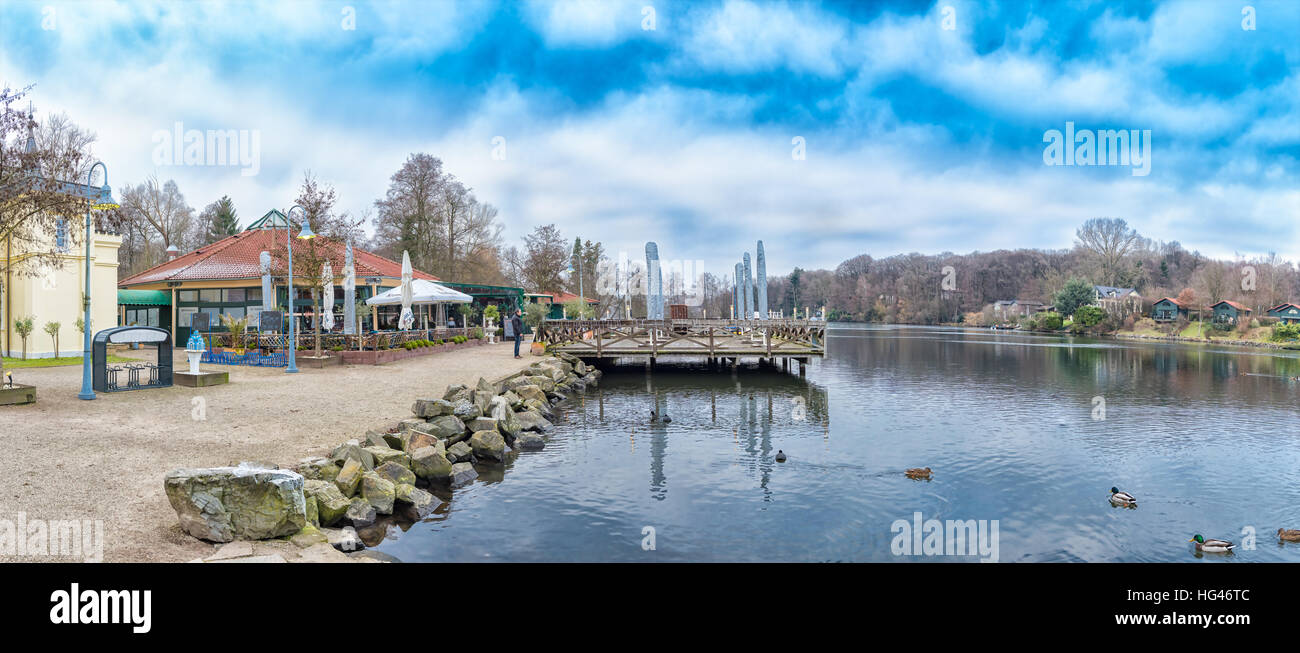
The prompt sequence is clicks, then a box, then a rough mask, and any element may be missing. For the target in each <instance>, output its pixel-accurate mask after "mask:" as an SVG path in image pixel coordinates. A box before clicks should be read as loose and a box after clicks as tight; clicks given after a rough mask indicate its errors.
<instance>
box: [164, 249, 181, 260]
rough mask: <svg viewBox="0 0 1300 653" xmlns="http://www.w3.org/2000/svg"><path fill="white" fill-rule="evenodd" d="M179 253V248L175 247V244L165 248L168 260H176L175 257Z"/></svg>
mask: <svg viewBox="0 0 1300 653" xmlns="http://www.w3.org/2000/svg"><path fill="white" fill-rule="evenodd" d="M180 255H181V250H179V249H177V248H176V246H175V245H171V246H169V247H168V248H167V260H168V261H174V260H176V257H177V256H180Z"/></svg>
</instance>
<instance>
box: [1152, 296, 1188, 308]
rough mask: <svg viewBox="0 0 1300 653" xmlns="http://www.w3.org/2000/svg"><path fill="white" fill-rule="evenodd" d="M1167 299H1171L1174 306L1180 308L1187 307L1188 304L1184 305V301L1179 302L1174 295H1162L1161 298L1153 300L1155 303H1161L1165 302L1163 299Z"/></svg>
mask: <svg viewBox="0 0 1300 653" xmlns="http://www.w3.org/2000/svg"><path fill="white" fill-rule="evenodd" d="M1165 300H1169V301H1171V302H1173V304H1174V306H1177V307H1179V308H1187V307H1186V306H1184V305H1183V304H1182V302H1179V301H1178V300H1177V299H1174V298H1173V297H1161V298H1160V299H1157V300H1156V301H1155V302H1153V305H1154V304H1159V303H1160V302H1163V301H1165Z"/></svg>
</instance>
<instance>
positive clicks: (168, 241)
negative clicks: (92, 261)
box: [121, 176, 206, 252]
mask: <svg viewBox="0 0 1300 653" xmlns="http://www.w3.org/2000/svg"><path fill="white" fill-rule="evenodd" d="M121 202H122V209H121V212H122V214H123V217H124V219H125V220H127V221H129V222H134V223H137V224H138V225H142V226H143V225H147V226H148V227H149V229H147V230H146V232H149V231H151V232H152V233H151V234H150V235H151V236H156V237H157V239H158V241H159V243H160V245H161V247H160V249H161V250H162V251H166V250H167V248H169V247H171V246H172V245H175V246H176V248H177V249H179V250H181V251H182V252H185V251H189V250H190V249H192V248H193V247H195V246H198V245H199V244H201V243H202V242H203V238H202V233H203V232H205V231H206V230H205V229H203V228H202V225H200V223H199V221H198V220H197V219H196V218H195V217H194V207H192V206H190V205H189V204H188V203H187V202H186V201H185V196H184V195H182V194H181V191H180V188H179V187H177V185H176V182H175V181H174V180H171V179H168V180H167V181H166V182H163V183H159V181H158V178H157V177H156V176H151V177H149V178H148V179H147V180H145V181H144V183H141V184H139V185H137V186H127V187H126V188H124V189H123V190H122V199H121Z"/></svg>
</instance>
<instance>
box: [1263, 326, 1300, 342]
mask: <svg viewBox="0 0 1300 653" xmlns="http://www.w3.org/2000/svg"><path fill="white" fill-rule="evenodd" d="M1296 338H1300V324H1275V325H1273V335H1272V336H1271V337H1270V339H1271V340H1273V341H1276V342H1284V341H1287V340H1295V339H1296Z"/></svg>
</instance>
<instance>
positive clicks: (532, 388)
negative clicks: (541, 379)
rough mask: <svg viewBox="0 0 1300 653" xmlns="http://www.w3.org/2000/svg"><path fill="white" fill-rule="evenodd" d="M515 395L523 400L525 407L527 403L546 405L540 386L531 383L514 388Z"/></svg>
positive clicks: (544, 393) (544, 395) (544, 394)
mask: <svg viewBox="0 0 1300 653" xmlns="http://www.w3.org/2000/svg"><path fill="white" fill-rule="evenodd" d="M515 394H517V395H519V397H520V398H521V399H523V400H524V404H525V405H527V404H528V402H529V401H538V402H541V403H547V401H546V392H545V391H543V390H542V387H541V386H539V385H536V384H533V383H529V384H527V385H521V386H519V387H517V388H515Z"/></svg>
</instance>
